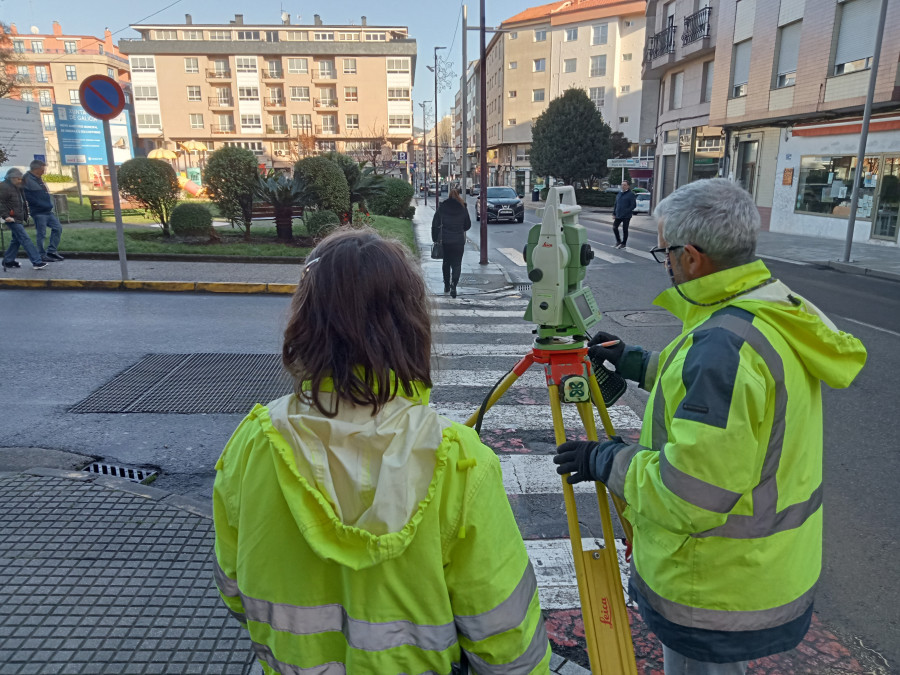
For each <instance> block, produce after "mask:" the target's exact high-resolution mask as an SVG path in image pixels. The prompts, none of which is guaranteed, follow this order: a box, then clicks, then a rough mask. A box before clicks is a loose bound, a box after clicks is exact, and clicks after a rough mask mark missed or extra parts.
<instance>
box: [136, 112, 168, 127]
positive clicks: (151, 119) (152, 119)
mask: <svg viewBox="0 0 900 675" xmlns="http://www.w3.org/2000/svg"><path fill="white" fill-rule="evenodd" d="M137 124H138V127H140V128H143V129H161V128H162V122H161V121H160V117H159V115H138V116H137Z"/></svg>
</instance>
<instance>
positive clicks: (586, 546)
mask: <svg viewBox="0 0 900 675" xmlns="http://www.w3.org/2000/svg"><path fill="white" fill-rule="evenodd" d="M581 547H582V550H584V551H594V550H597V549H600V548H603V540H602V539H597V538H593V537H592V538H583V539H582V540H581ZM525 550H526V551H527V552H528V557H529V558H530V559H531V566H532V567H533V568H534V575H535V577H536V578H537V583H538V596H539V597H540V600H541V609H543V610H545V611H550V610H556V609H573V608H577V607H580V606H581V602H580V601H579V598H578V582H577V580H576V577H575V562H574V560H573V558H572V543H571V542H570V541H569V540H568V539H531V540H526V541H525ZM616 555H617V557H618V558H619V574H620V576H621V579H622V592H623V594H624V595H625V596H626V599H627V595H628V563H627V562H625V545H624V544H623V543H622V542H621V541H619V540H616Z"/></svg>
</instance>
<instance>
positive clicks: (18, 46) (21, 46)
mask: <svg viewBox="0 0 900 675" xmlns="http://www.w3.org/2000/svg"><path fill="white" fill-rule="evenodd" d="M13 51H14V52H15V53H16V54H24V53H25V42H24V41H23V40H13Z"/></svg>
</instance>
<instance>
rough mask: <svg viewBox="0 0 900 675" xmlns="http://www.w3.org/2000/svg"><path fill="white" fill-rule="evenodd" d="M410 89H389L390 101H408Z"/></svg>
mask: <svg viewBox="0 0 900 675" xmlns="http://www.w3.org/2000/svg"><path fill="white" fill-rule="evenodd" d="M408 100H409V89H388V101H408Z"/></svg>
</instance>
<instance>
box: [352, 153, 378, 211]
mask: <svg viewBox="0 0 900 675" xmlns="http://www.w3.org/2000/svg"><path fill="white" fill-rule="evenodd" d="M348 186H349V187H350V203H351V204H359V207H360V209H362V210H363V211H367V210H368V208H367V204H366V202H367V200H369V199H371V198H372V197H375V196H377V195H380V194H381V193H383V192H384V176H382V175H379V174H377V173H375V168H374V167H371V166H366V165H365V162H360V165H359V174H358V175H357V177H356V180H354V181H353V182H352V183H350V182H349V181H348Z"/></svg>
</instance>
